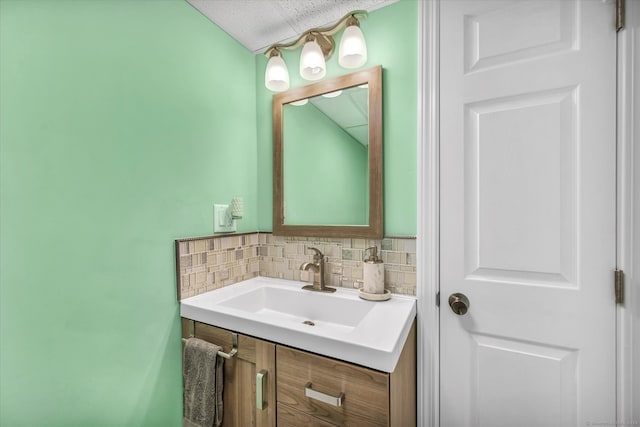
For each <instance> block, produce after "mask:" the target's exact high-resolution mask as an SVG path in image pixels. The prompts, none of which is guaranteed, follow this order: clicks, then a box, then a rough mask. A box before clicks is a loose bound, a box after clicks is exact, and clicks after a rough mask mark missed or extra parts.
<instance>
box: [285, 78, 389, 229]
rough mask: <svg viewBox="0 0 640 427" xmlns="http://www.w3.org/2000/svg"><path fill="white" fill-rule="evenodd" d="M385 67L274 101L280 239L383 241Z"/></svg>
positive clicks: (298, 89)
mask: <svg viewBox="0 0 640 427" xmlns="http://www.w3.org/2000/svg"><path fill="white" fill-rule="evenodd" d="M381 102H382V101H381V67H376V68H372V69H369V70H364V71H359V72H356V73H352V74H349V75H347V76H341V77H337V78H335V79H331V80H327V81H323V82H320V83H316V84H313V85H309V86H304V87H302V88H296V89H292V90H289V91H287V92H282V93H280V94H277V95H274V102H273V111H274V123H273V124H274V234H280V235H299V236H327V237H369V238H381V237H382V194H381V192H382V188H381V187H382V185H381V183H382V179H381V176H382V165H381V159H382V152H381V147H382V144H381V138H382V121H381V110H382V107H381Z"/></svg>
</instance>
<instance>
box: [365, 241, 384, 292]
mask: <svg viewBox="0 0 640 427" xmlns="http://www.w3.org/2000/svg"><path fill="white" fill-rule="evenodd" d="M367 252H369V256H368V257H366V258H365V260H364V264H363V270H364V271H363V273H364V274H363V276H364V277H363V278H364V288H363V292H364V293H365V294H372V295H384V293H385V292H384V264H383V262H382V260H381V259H380V258H379V257H378V248H377V247H376V246H371V247H370V248H367V249H365V251H364V253H365V255H366V254H367Z"/></svg>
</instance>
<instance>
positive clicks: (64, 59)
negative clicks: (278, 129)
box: [0, 0, 258, 427]
mask: <svg viewBox="0 0 640 427" xmlns="http://www.w3.org/2000/svg"><path fill="white" fill-rule="evenodd" d="M221 57H223V58H225V61H224V62H223V61H221V60H220V59H219V58H221ZM255 73H256V70H255V58H254V55H252V54H251V53H250V52H248V51H247V50H246V49H245V48H244V47H242V46H241V45H240V44H238V43H237V42H235V41H234V40H232V39H231V38H230V37H228V36H227V35H226V34H225V33H224V32H222V31H221V30H220V29H219V28H218V27H216V26H215V25H213V24H212V23H211V22H210V21H209V20H207V19H206V18H205V17H203V16H202V15H201V14H200V13H199V12H198V11H196V10H195V9H193V8H192V7H191V6H190V5H189V4H188V3H186V2H185V1H183V0H163V1H133V0H127V1H124V0H109V1H107V0H83V1H66V0H58V1H50V0H28V1H11V0H0V189H1V191H0V209H1V210H0V233H1V237H2V238H1V239H0V242H1V243H0V245H1V246H0V316H1V317H0V348H1V355H0V425H2V426H7V427H9V426H11V427H15V426H65V427H68V426H83V427H84V426H125V425H127V426H143V425H144V426H179V425H182V424H181V417H182V401H181V399H182V397H181V396H182V389H181V387H182V377H181V350H180V330H179V314H178V310H179V308H178V303H177V302H176V297H175V295H176V292H175V286H176V284H175V262H174V250H173V240H174V239H176V238H180V237H188V236H197V235H207V234H211V233H212V229H213V219H212V212H213V203H223V202H227V201H229V200H230V199H231V197H233V196H235V195H238V196H242V197H244V202H245V217H244V219H242V220H241V221H239V222H238V224H239V227H240V230H241V231H252V230H255V229H256V228H257V217H258V213H257V199H256V180H257V174H256V168H257V159H256V147H255V144H256V124H255V102H256V101H255V87H254V85H253V81H254V79H255Z"/></svg>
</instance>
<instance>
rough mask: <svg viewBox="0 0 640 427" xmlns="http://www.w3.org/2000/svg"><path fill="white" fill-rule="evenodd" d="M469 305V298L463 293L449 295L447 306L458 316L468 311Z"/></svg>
mask: <svg viewBox="0 0 640 427" xmlns="http://www.w3.org/2000/svg"><path fill="white" fill-rule="evenodd" d="M470 305H471V304H470V303H469V298H467V297H466V295H464V294H460V293H455V294H451V295H449V307H451V310H453V312H454V313H455V314H457V315H458V316H462V315H464V314H466V313H467V311H469V306H470Z"/></svg>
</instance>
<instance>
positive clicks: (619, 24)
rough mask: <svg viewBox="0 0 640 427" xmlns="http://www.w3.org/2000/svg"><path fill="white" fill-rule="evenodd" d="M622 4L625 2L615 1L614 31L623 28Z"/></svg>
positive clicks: (621, 0)
mask: <svg viewBox="0 0 640 427" xmlns="http://www.w3.org/2000/svg"><path fill="white" fill-rule="evenodd" d="M624 2H625V0H616V31H620V30H621V29H623V28H624Z"/></svg>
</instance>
